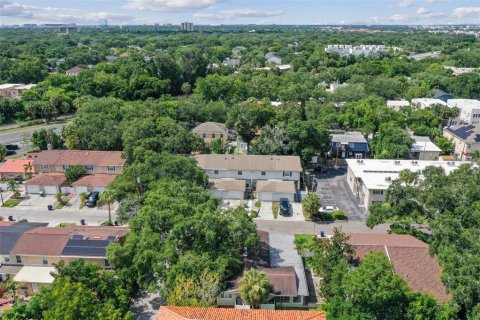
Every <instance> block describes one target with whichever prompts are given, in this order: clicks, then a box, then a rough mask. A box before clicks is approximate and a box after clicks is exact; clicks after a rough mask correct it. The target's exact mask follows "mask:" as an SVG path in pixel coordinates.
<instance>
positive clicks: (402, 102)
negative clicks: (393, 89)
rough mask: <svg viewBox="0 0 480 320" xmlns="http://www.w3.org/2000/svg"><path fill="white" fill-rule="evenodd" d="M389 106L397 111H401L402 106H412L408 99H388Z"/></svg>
mask: <svg viewBox="0 0 480 320" xmlns="http://www.w3.org/2000/svg"><path fill="white" fill-rule="evenodd" d="M387 107H389V108H390V109H393V110H395V111H400V109H401V108H404V107H410V102H408V101H407V100H388V101H387Z"/></svg>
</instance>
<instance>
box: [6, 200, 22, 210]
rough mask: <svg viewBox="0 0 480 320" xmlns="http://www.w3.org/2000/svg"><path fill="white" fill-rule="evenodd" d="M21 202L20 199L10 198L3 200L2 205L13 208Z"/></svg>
mask: <svg viewBox="0 0 480 320" xmlns="http://www.w3.org/2000/svg"><path fill="white" fill-rule="evenodd" d="M19 203H20V199H8V200H5V201H4V202H3V205H2V207H6V208H13V207H15V206H17V205H18V204H19Z"/></svg>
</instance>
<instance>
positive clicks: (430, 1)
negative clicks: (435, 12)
mask: <svg viewBox="0 0 480 320" xmlns="http://www.w3.org/2000/svg"><path fill="white" fill-rule="evenodd" d="M435 1H436V0H427V2H428V3H434V2H435Z"/></svg>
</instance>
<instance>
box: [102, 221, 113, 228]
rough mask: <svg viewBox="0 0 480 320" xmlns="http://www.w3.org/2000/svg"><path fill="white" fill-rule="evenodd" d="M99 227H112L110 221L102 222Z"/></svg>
mask: <svg viewBox="0 0 480 320" xmlns="http://www.w3.org/2000/svg"><path fill="white" fill-rule="evenodd" d="M101 225H102V226H104V227H105V226H110V227H111V226H113V223H112V221H110V220H107V221H104V222H102V224H101Z"/></svg>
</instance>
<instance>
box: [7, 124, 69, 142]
mask: <svg viewBox="0 0 480 320" xmlns="http://www.w3.org/2000/svg"><path fill="white" fill-rule="evenodd" d="M66 124H67V123H66V122H65V123H55V124H49V125H45V126H42V127H35V128H30V129H29V128H25V129H24V130H17V131H14V132H7V133H2V132H1V131H0V143H1V144H9V143H21V142H23V137H22V136H23V135H24V134H25V133H28V134H32V133H33V132H34V131H37V130H40V129H42V128H45V129H53V130H54V131H55V132H60V130H61V129H62V128H63V126H65V125H66Z"/></svg>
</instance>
